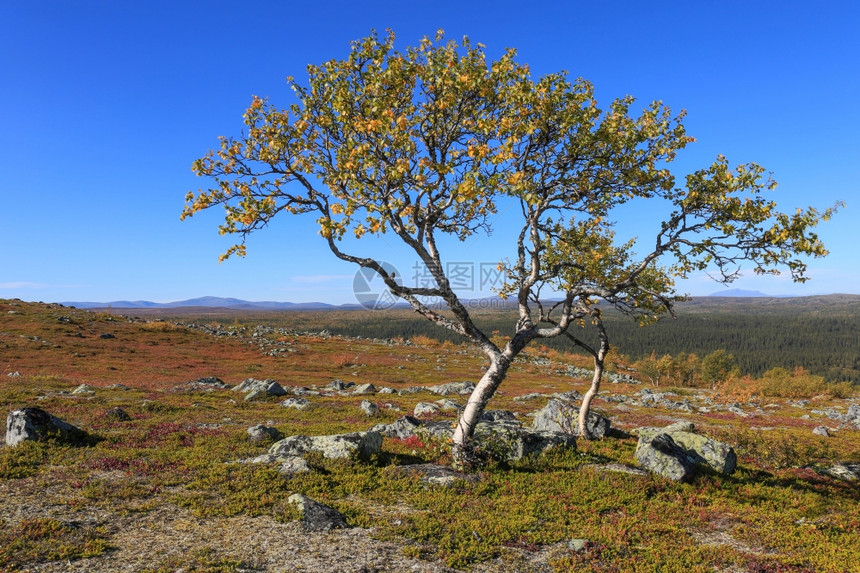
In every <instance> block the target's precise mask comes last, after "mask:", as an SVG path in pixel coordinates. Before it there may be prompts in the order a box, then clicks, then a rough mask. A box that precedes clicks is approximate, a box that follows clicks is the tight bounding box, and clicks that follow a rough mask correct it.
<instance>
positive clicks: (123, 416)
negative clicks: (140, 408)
mask: <svg viewBox="0 0 860 573" xmlns="http://www.w3.org/2000/svg"><path fill="white" fill-rule="evenodd" d="M105 417H108V418H114V419H116V420H119V421H121V422H128V421H129V420H131V416H129V415H128V413H127V412H126V411H125V410H123V409H122V408H120V407H119V406H114V407H113V408H111V409H110V410H108V411H107V412H105Z"/></svg>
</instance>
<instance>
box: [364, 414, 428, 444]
mask: <svg viewBox="0 0 860 573" xmlns="http://www.w3.org/2000/svg"><path fill="white" fill-rule="evenodd" d="M420 426H421V420H419V419H417V418H413V417H412V416H403V417H402V418H398V419H397V420H395V421H394V422H392V423H390V424H377V425H376V426H374V427H373V428H371V430H370V431H371V432H379V433H380V434H382V435H383V436H388V437H389V438H398V439H400V440H405V439H406V438H409V437H412V436H414V435H415V431H416V430H417V429H418V428H419V427H420Z"/></svg>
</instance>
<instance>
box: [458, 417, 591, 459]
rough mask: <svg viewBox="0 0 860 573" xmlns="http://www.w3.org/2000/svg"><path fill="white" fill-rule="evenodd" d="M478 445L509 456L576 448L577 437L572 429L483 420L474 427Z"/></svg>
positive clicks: (516, 457)
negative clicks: (533, 427)
mask: <svg viewBox="0 0 860 573" xmlns="http://www.w3.org/2000/svg"><path fill="white" fill-rule="evenodd" d="M473 439H474V441H475V443H476V445H478V446H479V447H481V448H483V449H484V450H485V451H488V452H490V453H491V454H492V456H493V457H497V458H501V459H506V460H519V459H521V458H524V457H526V456H532V455H539V454H541V453H543V452H545V451H546V450H549V449H550V448H556V447H564V448H575V447H576V438H575V437H574V436H573V435H572V434H569V433H565V432H553V431H545V430H535V429H532V428H524V427H522V426H521V425H520V424H519V423H511V422H480V423H478V425H477V426H476V427H475V435H474V438H473Z"/></svg>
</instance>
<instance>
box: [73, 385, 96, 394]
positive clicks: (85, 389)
mask: <svg viewBox="0 0 860 573" xmlns="http://www.w3.org/2000/svg"><path fill="white" fill-rule="evenodd" d="M72 394H74V395H75V396H92V395H93V394H95V392H94V391H93V387H92V386H90V385H88V384H81V385H80V386H78V387H77V388H75V389H74V390H72Z"/></svg>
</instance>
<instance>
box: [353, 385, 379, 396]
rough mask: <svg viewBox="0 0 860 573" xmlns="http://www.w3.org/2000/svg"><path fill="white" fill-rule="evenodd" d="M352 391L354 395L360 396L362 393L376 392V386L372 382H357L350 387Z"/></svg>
mask: <svg viewBox="0 0 860 573" xmlns="http://www.w3.org/2000/svg"><path fill="white" fill-rule="evenodd" d="M352 393H353V395H355V396H360V395H362V394H376V386H374V385H373V384H359V385H358V386H356V387H355V388H353V389H352Z"/></svg>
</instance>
